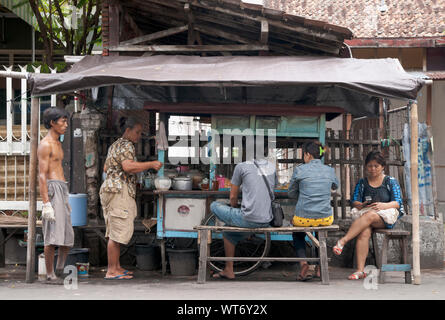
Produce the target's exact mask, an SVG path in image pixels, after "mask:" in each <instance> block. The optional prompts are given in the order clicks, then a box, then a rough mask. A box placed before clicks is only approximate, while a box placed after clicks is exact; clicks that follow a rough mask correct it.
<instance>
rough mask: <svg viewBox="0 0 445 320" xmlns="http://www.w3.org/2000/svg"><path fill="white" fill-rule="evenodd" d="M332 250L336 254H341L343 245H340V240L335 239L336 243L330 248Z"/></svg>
mask: <svg viewBox="0 0 445 320" xmlns="http://www.w3.org/2000/svg"><path fill="white" fill-rule="evenodd" d="M332 251H334V253H335V254H336V255H337V256H339V255H341V253H342V252H343V246H342V245H340V241H337V244H336V245H335V246H334V248H332Z"/></svg>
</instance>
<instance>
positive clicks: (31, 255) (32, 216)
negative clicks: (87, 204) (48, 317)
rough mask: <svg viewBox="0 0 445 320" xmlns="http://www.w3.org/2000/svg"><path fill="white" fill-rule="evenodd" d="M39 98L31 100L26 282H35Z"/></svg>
mask: <svg viewBox="0 0 445 320" xmlns="http://www.w3.org/2000/svg"><path fill="white" fill-rule="evenodd" d="M39 109H40V108H39V98H36V97H32V98H31V150H30V151H31V152H30V155H29V211H28V248H27V252H26V282H27V283H32V282H34V280H35V267H34V266H35V259H36V257H35V255H36V249H35V248H36V209H37V208H36V206H37V194H36V191H37V145H38V135H39V115H38V113H39Z"/></svg>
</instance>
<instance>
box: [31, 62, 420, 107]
mask: <svg viewBox="0 0 445 320" xmlns="http://www.w3.org/2000/svg"><path fill="white" fill-rule="evenodd" d="M29 80H30V83H31V90H32V95H34V96H41V95H49V94H55V93H65V92H72V91H74V90H81V89H88V88H94V87H101V86H108V85H117V84H141V85H157V86H259V87H261V86H338V87H341V88H346V89H351V90H353V91H358V92H360V93H364V94H367V95H370V96H373V97H384V98H385V97H386V98H399V99H416V96H417V92H418V91H419V90H420V88H421V87H422V85H423V80H422V79H418V78H416V77H413V76H411V75H409V74H408V73H406V72H405V71H404V70H403V68H402V66H401V65H400V63H399V61H398V60H397V59H353V58H351V59H349V58H335V57H320V56H301V57H298V56H297V57H293V56H292V57H291V56H283V57H278V56H222V57H199V56H180V55H176V56H173V55H170V56H169V55H157V56H148V57H129V56H87V57H85V58H83V59H82V60H81V61H80V62H78V63H76V64H75V65H74V66H73V67H72V68H71V69H70V70H69V71H68V72H65V73H56V74H31V75H30V77H29Z"/></svg>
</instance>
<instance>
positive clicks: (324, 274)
mask: <svg viewBox="0 0 445 320" xmlns="http://www.w3.org/2000/svg"><path fill="white" fill-rule="evenodd" d="M318 239H319V240H320V250H319V254H320V272H321V283H322V284H324V285H328V284H329V269H328V253H327V248H326V239H327V231H319V232H318Z"/></svg>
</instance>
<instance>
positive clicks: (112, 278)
mask: <svg viewBox="0 0 445 320" xmlns="http://www.w3.org/2000/svg"><path fill="white" fill-rule="evenodd" d="M123 277H128V275H127V274H118V275H117V276H115V277H104V279H105V280H131V279H133V277H131V278H123Z"/></svg>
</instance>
